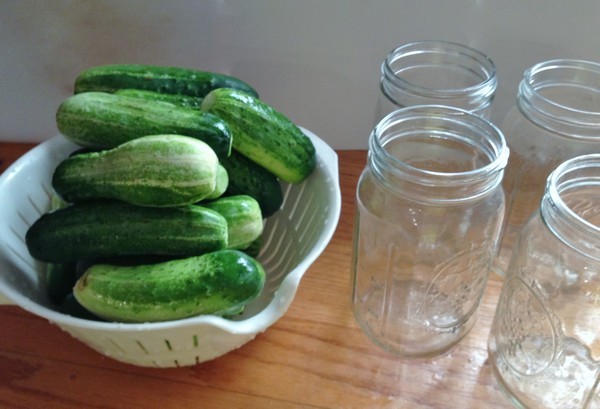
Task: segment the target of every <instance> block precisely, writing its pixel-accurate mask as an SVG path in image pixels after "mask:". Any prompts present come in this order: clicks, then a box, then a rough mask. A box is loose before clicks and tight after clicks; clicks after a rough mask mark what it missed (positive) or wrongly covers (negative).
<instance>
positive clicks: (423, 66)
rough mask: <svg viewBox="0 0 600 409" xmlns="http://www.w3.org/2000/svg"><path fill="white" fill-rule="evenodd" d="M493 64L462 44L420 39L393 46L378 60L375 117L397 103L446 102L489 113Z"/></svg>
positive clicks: (406, 104)
mask: <svg viewBox="0 0 600 409" xmlns="http://www.w3.org/2000/svg"><path fill="white" fill-rule="evenodd" d="M496 87H497V77H496V67H495V65H494V62H493V61H492V60H491V59H490V58H488V57H487V56H486V55H485V54H483V53H481V52H480V51H477V50H475V49H473V48H470V47H467V46H465V45H462V44H456V43H451V42H446V41H419V42H414V43H409V44H405V45H402V46H400V47H398V48H396V49H395V50H393V51H391V52H390V53H389V54H388V55H387V57H386V59H385V60H384V61H383V63H382V64H381V81H380V88H381V93H380V97H379V100H378V103H377V110H376V118H375V122H376V123H377V122H379V120H380V119H382V118H383V117H384V116H386V115H387V114H389V113H390V112H392V111H395V110H396V109H398V108H403V107H409V106H414V105H446V106H451V107H455V108H461V109H464V110H466V111H470V112H473V113H475V114H478V115H480V116H483V117H485V118H488V119H489V117H490V112H491V105H492V100H493V97H494V94H495V92H496Z"/></svg>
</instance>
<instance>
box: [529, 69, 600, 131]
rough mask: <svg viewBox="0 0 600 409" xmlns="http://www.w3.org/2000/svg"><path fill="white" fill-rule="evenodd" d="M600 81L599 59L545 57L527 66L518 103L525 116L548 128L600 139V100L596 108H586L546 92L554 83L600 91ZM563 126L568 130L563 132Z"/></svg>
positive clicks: (599, 93)
mask: <svg viewBox="0 0 600 409" xmlns="http://www.w3.org/2000/svg"><path fill="white" fill-rule="evenodd" d="M586 80H587V81H586ZM598 84H600V64H599V63H596V62H592V61H586V60H577V59H554V60H549V61H543V62H540V63H538V64H535V65H533V66H532V67H530V68H528V69H527V70H525V72H524V75H523V79H522V80H521V83H520V84H519V92H518V97H517V105H518V106H519V109H520V110H521V111H522V112H523V113H524V114H525V116H527V117H528V118H529V119H530V120H532V121H533V122H535V123H537V124H538V125H540V126H542V127H544V128H547V129H550V130H554V131H558V132H560V133H564V134H567V135H568V136H573V137H578V138H591V139H593V140H598V137H599V134H598V131H599V129H600V102H598V103H597V109H596V110H592V109H587V108H586V109H583V108H578V107H575V106H570V105H568V104H567V103H564V102H561V101H558V100H555V99H554V98H552V97H551V96H547V95H544V93H543V92H542V91H543V90H545V89H547V88H549V87H551V86H556V87H558V86H560V87H565V86H569V87H572V88H573V89H580V90H584V89H590V90H593V91H594V92H595V93H598V95H600V91H599V88H598ZM599 101H600V100H599ZM563 129H564V132H561V130H563Z"/></svg>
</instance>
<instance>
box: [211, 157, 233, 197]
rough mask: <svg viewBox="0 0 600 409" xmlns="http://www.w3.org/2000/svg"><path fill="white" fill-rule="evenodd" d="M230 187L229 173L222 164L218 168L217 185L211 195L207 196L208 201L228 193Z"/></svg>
mask: <svg viewBox="0 0 600 409" xmlns="http://www.w3.org/2000/svg"><path fill="white" fill-rule="evenodd" d="M228 186H229V173H228V172H227V169H225V167H224V166H223V165H221V163H219V165H218V166H217V180H216V184H215V189H214V190H213V191H212V193H211V194H209V195H208V196H206V199H217V198H219V197H221V196H223V194H224V193H225V192H226V191H227V187H228Z"/></svg>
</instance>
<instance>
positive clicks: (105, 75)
mask: <svg viewBox="0 0 600 409" xmlns="http://www.w3.org/2000/svg"><path fill="white" fill-rule="evenodd" d="M223 87H226V88H237V89H241V90H243V91H245V92H247V93H249V94H252V95H254V96H258V93H257V92H256V90H255V89H254V88H252V87H251V86H250V85H249V84H248V83H246V82H244V81H242V80H241V79H239V78H237V77H233V76H231V75H226V74H221V73H216V72H210V71H201V70H196V69H193V68H185V67H169V66H160V65H145V64H110V65H98V66H95V67H91V68H88V69H86V70H83V71H82V72H80V73H79V75H78V76H77V78H76V79H75V86H74V92H75V93H76V94H79V93H81V92H89V91H104V92H115V91H116V90H119V89H124V88H134V89H141V90H148V91H156V92H161V93H164V94H182V95H190V96H193V97H203V96H205V95H206V94H208V93H209V92H210V91H212V90H213V89H216V88H223Z"/></svg>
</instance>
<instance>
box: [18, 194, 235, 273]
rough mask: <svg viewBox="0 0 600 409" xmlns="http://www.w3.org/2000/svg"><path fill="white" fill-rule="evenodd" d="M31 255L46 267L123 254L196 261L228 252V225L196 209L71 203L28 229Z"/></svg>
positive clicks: (44, 216) (107, 202)
mask: <svg viewBox="0 0 600 409" xmlns="http://www.w3.org/2000/svg"><path fill="white" fill-rule="evenodd" d="M25 243H26V245H27V248H28V250H29V252H30V254H31V256H32V257H33V258H35V259H37V260H40V261H45V262H50V263H67V262H73V261H78V260H84V259H98V258H103V257H114V256H128V255H165V256H176V257H188V256H195V255H199V254H203V253H207V252H211V251H215V250H220V249H224V248H226V247H227V221H226V220H225V218H224V217H223V216H221V215H220V214H219V213H217V212H215V211H213V210H210V209H207V208H204V207H201V206H198V205H185V206H177V207H162V208H158V207H142V206H136V205H131V204H128V203H124V202H119V201H90V202H81V203H76V204H73V205H71V206H68V207H65V208H63V209H59V210H56V211H53V212H51V213H46V214H44V215H42V216H41V217H40V218H39V219H37V220H36V221H35V222H34V223H33V224H32V225H31V227H30V228H29V229H28V230H27V233H26V235H25Z"/></svg>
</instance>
